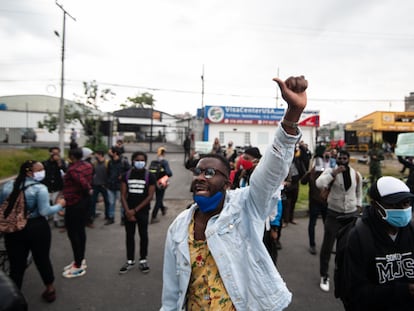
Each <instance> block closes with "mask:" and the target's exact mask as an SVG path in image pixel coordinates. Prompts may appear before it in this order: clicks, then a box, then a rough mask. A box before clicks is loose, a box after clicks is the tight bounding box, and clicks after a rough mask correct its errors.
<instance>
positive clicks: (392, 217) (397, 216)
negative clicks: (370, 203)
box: [379, 204, 412, 228]
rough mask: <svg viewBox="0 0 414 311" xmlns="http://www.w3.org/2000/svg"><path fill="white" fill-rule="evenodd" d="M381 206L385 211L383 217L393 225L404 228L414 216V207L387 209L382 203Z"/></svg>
mask: <svg viewBox="0 0 414 311" xmlns="http://www.w3.org/2000/svg"><path fill="white" fill-rule="evenodd" d="M379 206H380V207H381V208H382V210H383V211H384V212H385V217H382V219H384V220H385V221H386V222H388V223H389V224H390V225H391V226H394V227H398V228H402V227H405V226H406V225H408V224H409V223H410V221H411V217H412V207H411V206H410V207H407V208H404V209H385V208H384V207H383V206H382V205H381V204H379Z"/></svg>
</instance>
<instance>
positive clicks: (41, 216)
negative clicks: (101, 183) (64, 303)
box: [0, 160, 66, 302]
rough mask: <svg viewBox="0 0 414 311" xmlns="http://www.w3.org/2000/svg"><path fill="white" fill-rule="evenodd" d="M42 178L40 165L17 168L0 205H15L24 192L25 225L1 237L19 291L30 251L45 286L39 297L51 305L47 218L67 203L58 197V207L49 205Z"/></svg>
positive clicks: (0, 196) (53, 292)
mask: <svg viewBox="0 0 414 311" xmlns="http://www.w3.org/2000/svg"><path fill="white" fill-rule="evenodd" d="M44 177H45V170H44V167H43V164H42V163H41V162H37V161H32V160H29V161H26V162H24V163H23V164H22V165H21V166H20V171H19V174H18V175H17V178H16V179H15V180H14V181H9V182H8V183H6V184H5V185H4V187H3V191H2V193H0V204H1V202H3V201H4V200H5V199H6V198H10V200H9V202H10V204H14V202H15V200H16V198H17V196H18V194H19V191H20V190H21V189H24V194H25V199H26V209H27V224H26V226H25V227H24V229H23V230H21V231H17V232H12V233H6V234H5V236H4V237H5V245H6V250H7V255H8V256H9V261H10V278H11V279H12V280H13V281H14V283H15V284H16V286H17V287H18V288H19V289H21V287H22V283H23V276H24V271H25V269H26V260H27V256H28V255H29V252H30V251H31V252H32V256H33V261H34V263H35V265H36V267H37V270H38V271H39V273H40V276H41V278H42V280H43V283H44V285H45V286H46V289H45V291H44V292H43V293H42V298H43V299H44V300H45V301H47V302H53V301H54V300H55V299H56V290H55V288H54V286H53V281H54V274H53V268H52V263H51V261H50V256H49V253H50V246H51V241H52V239H51V231H50V227H49V223H48V222H47V218H46V216H48V215H52V214H54V213H56V212H58V211H60V210H62V208H63V207H64V206H65V204H66V202H65V200H64V199H63V198H58V199H57V200H56V203H57V204H55V205H52V206H51V205H50V203H49V193H48V190H47V187H46V186H45V185H43V184H41V183H40V181H41V180H42V179H43V178H44Z"/></svg>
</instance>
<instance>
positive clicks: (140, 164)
mask: <svg viewBox="0 0 414 311" xmlns="http://www.w3.org/2000/svg"><path fill="white" fill-rule="evenodd" d="M134 167H135V168H136V169H137V170H142V169H143V168H144V167H145V161H134Z"/></svg>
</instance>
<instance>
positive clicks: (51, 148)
mask: <svg viewBox="0 0 414 311" xmlns="http://www.w3.org/2000/svg"><path fill="white" fill-rule="evenodd" d="M53 150H59V152H60V148H59V147H50V148H49V152H52V151H53Z"/></svg>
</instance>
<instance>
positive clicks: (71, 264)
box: [63, 259, 88, 271]
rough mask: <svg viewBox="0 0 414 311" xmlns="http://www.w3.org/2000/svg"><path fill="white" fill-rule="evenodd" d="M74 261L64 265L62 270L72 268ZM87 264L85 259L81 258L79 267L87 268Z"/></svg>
mask: <svg viewBox="0 0 414 311" xmlns="http://www.w3.org/2000/svg"><path fill="white" fill-rule="evenodd" d="M74 263H75V262H74V261H72V262H71V263H70V264H69V265H67V266H64V267H63V271H66V270H69V269H70V268H72V266H73V264H74ZM87 267H88V266H87V264H86V259H83V260H82V264H81V268H82V269H83V270H86V268H87Z"/></svg>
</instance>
